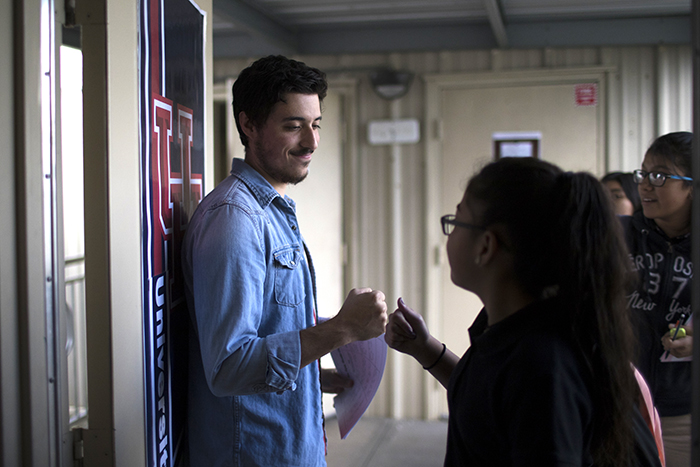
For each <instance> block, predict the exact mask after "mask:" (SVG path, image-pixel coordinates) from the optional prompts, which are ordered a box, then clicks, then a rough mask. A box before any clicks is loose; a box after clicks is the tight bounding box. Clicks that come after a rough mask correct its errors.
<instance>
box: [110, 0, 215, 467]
mask: <svg viewBox="0 0 700 467" xmlns="http://www.w3.org/2000/svg"><path fill="white" fill-rule="evenodd" d="M139 15H140V23H139V55H140V57H139V59H140V73H139V79H140V83H139V87H140V97H139V98H140V103H139V107H140V109H139V111H140V136H141V141H140V149H141V224H142V240H141V245H142V267H143V274H142V277H143V280H144V282H143V288H142V290H143V310H144V314H143V319H144V326H143V328H144V336H143V339H144V349H145V352H144V373H145V374H144V376H145V381H146V390H145V407H146V437H147V439H146V449H147V461H148V464H147V465H148V466H149V467H151V466H157V467H164V466H165V467H167V466H178V465H181V464H182V460H183V458H184V455H183V452H184V450H185V448H186V446H185V443H186V441H187V440H186V416H187V358H188V355H187V354H188V336H187V329H188V320H189V316H188V312H187V306H186V303H185V296H184V286H183V281H182V273H181V267H180V250H181V245H182V238H183V234H184V232H185V228H186V227H187V223H188V221H189V217H190V216H191V214H192V212H193V211H194V209H195V208H196V207H197V204H198V203H199V202H200V201H201V200H202V188H203V185H202V183H203V173H204V147H205V143H204V115H205V114H204V107H205V102H204V96H205V92H204V82H205V80H204V70H205V63H204V38H205V36H204V34H205V16H204V12H202V11H201V10H200V9H199V7H198V6H197V5H196V4H195V3H193V2H192V1H190V0H142V1H141V3H140V7H139ZM117 358H118V356H117Z"/></svg>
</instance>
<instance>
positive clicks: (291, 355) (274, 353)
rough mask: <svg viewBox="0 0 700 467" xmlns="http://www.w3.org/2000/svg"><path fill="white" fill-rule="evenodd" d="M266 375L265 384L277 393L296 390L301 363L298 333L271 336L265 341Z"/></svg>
mask: <svg viewBox="0 0 700 467" xmlns="http://www.w3.org/2000/svg"><path fill="white" fill-rule="evenodd" d="M265 346H266V349H267V373H266V375H265V383H266V384H267V385H268V386H270V387H273V388H275V389H277V390H278V391H286V390H289V389H291V390H294V389H296V383H295V381H296V379H297V376H298V375H299V364H300V362H301V339H300V337H299V333H298V332H286V333H283V334H273V335H271V336H268V337H267V339H266V340H265Z"/></svg>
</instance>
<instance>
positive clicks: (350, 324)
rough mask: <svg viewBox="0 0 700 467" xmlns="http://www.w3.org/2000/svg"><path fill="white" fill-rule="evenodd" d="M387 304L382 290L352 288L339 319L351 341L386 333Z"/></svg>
mask: <svg viewBox="0 0 700 467" xmlns="http://www.w3.org/2000/svg"><path fill="white" fill-rule="evenodd" d="M386 312H387V306H386V302H385V297H384V293H382V291H381V290H372V289H369V288H364V289H352V290H351V291H350V293H349V294H348V296H347V298H346V299H345V303H343V306H342V308H341V309H340V311H339V312H338V314H337V315H336V317H335V318H334V319H337V320H338V321H339V322H340V323H341V325H342V326H343V327H344V328H345V330H346V331H347V332H348V334H349V336H350V342H354V341H365V340H368V339H372V338H373V337H377V336H381V335H382V334H384V330H385V328H386V323H387V320H388V317H387V313H386Z"/></svg>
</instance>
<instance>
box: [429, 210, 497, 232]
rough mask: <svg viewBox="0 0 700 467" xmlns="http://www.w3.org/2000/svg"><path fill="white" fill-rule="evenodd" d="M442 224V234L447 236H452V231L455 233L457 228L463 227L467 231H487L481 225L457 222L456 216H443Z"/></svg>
mask: <svg viewBox="0 0 700 467" xmlns="http://www.w3.org/2000/svg"><path fill="white" fill-rule="evenodd" d="M440 223H441V224H442V233H444V234H445V235H449V234H451V233H452V231H454V229H455V227H463V228H465V229H479V230H486V228H485V227H482V226H480V225H475V224H467V223H466V222H459V221H458V220H455V216H454V215H453V214H447V215H444V216H442V217H441V218H440Z"/></svg>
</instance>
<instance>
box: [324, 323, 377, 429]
mask: <svg viewBox="0 0 700 467" xmlns="http://www.w3.org/2000/svg"><path fill="white" fill-rule="evenodd" d="M386 354H387V345H386V342H385V341H384V335H383V334H382V335H381V336H379V337H375V338H374V339H370V340H366V341H356V342H352V343H350V344H348V345H346V346H343V347H341V348H339V349H336V350H334V351H333V352H331V357H333V363H334V364H335V368H336V370H337V371H338V373H340V374H341V375H343V376H347V377H349V378H350V379H352V380H353V382H354V384H353V386H352V387H351V388H346V389H344V390H343V392H342V393H340V394H338V395H337V396H335V398H334V399H333V401H334V404H333V405H334V406H335V412H336V416H337V417H338V427H339V428H340V437H341V439H345V438H346V437H347V436H348V433H350V430H352V429H353V427H354V426H355V424H356V423H357V422H358V421H359V420H360V418H361V417H362V415H363V414H364V413H365V411H366V410H367V407H369V404H370V402H372V399H373V398H374V395H375V394H376V392H377V389H378V388H379V383H380V382H381V381H382V375H383V374H384V366H385V365H386Z"/></svg>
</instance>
